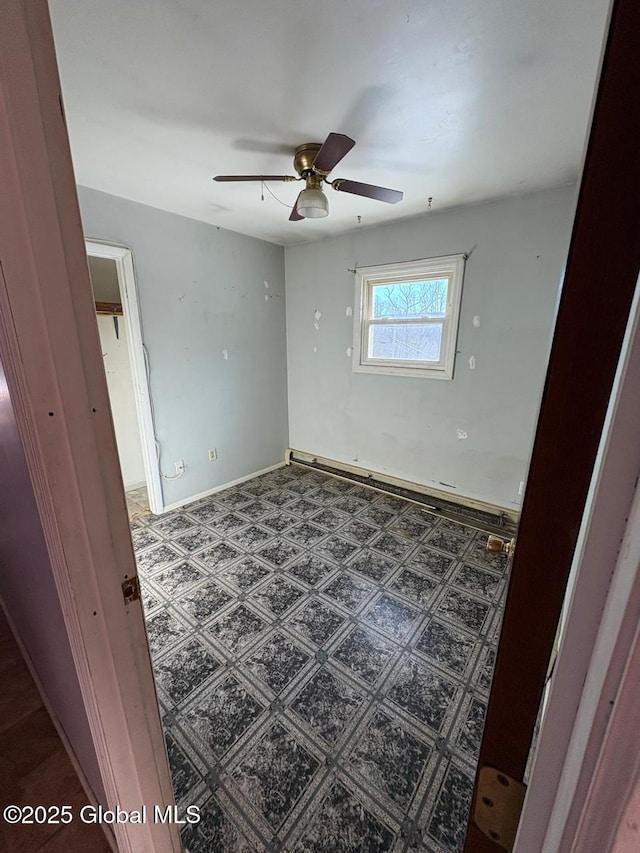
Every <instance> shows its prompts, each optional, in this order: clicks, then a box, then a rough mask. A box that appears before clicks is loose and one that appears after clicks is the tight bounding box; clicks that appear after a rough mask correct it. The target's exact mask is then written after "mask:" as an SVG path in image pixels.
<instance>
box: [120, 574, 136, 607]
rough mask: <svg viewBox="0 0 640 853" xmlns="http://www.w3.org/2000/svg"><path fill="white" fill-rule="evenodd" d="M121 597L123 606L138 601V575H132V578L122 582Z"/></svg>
mask: <svg viewBox="0 0 640 853" xmlns="http://www.w3.org/2000/svg"><path fill="white" fill-rule="evenodd" d="M122 595H123V597H124V603H125V604H131V603H132V602H133V601H138V600H139V598H140V583H139V582H138V575H134V576H133V577H132V578H127V579H126V580H125V581H122Z"/></svg>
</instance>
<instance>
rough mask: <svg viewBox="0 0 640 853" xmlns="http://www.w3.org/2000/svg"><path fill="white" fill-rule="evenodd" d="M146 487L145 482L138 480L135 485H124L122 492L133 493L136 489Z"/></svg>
mask: <svg viewBox="0 0 640 853" xmlns="http://www.w3.org/2000/svg"><path fill="white" fill-rule="evenodd" d="M146 485H147V481H146V480H140V481H139V482H137V483H129V484H127V483H125V484H124V490H125V492H133V491H135V490H136V489H141V488H142V487H143V486H146Z"/></svg>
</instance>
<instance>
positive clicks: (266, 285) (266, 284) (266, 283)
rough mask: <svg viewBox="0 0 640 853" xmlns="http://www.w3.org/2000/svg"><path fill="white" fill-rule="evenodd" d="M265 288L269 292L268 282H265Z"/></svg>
mask: <svg viewBox="0 0 640 853" xmlns="http://www.w3.org/2000/svg"><path fill="white" fill-rule="evenodd" d="M264 286H265V287H266V288H267V290H269V282H268V281H265V283H264Z"/></svg>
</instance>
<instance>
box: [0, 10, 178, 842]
mask: <svg viewBox="0 0 640 853" xmlns="http://www.w3.org/2000/svg"><path fill="white" fill-rule="evenodd" d="M0 17H1V19H2V21H1V26H0V80H1V84H0V186H2V192H1V193H0V246H1V247H2V251H1V257H0V357H1V358H2V361H3V365H4V368H5V373H6V377H7V384H8V387H9V393H10V396H11V402H12V405H13V408H14V411H15V417H16V422H17V427H18V431H19V434H20V438H21V441H22V444H23V447H24V451H25V457H26V462H27V468H28V471H29V475H30V479H31V483H32V487H33V492H34V497H35V500H36V504H37V507H38V513H39V516H40V520H41V524H42V530H43V535H44V539H45V542H46V546H47V551H48V555H49V560H50V563H51V573H52V576H53V580H54V582H55V586H56V591H57V597H56V598H57V600H56V601H52V602H51V606H52V607H56V608H59V609H60V611H61V613H62V616H63V619H64V625H65V629H66V633H67V637H68V641H69V645H70V648H71V653H72V656H73V663H74V668H75V672H74V673H73V674H72V675H73V676H74V677H76V678H77V680H78V684H79V687H80V691H81V694H82V704H83V707H82V708H79V709H78V713H81V714H86V717H87V721H88V724H89V729H90V732H91V738H92V742H93V748H94V750H95V754H96V757H97V761H98V766H99V770H100V775H101V778H102V783H103V787H104V791H105V795H106V799H107V806H108V808H110V809H113V808H115V807H116V806H120V808H122V809H124V810H125V811H133V810H136V809H139V808H140V806H141V805H142V804H146V805H147V806H149V807H150V810H151V811H153V806H154V805H156V804H157V805H159V806H165V805H169V804H173V802H174V798H173V791H172V788H171V778H170V773H169V764H168V760H167V753H166V748H165V744H164V736H163V732H162V724H161V720H160V711H159V707H158V701H157V696H156V690H155V683H154V680H153V671H152V668H151V659H150V656H149V647H148V642H147V637H146V630H145V623H144V618H143V613H142V603H141V601H140V599H139V598H138V599H133V600H131V599H129V600H126V599H125V597H124V595H123V583H124V582H125V581H127V582H130V581H131V579H132V578H134V577H135V575H136V563H135V558H134V554H133V547H132V543H131V536H130V532H129V522H128V517H127V511H126V504H125V498H124V491H123V488H122V478H121V475H120V470H119V463H118V454H117V448H116V442H115V435H114V431H113V423H112V419H111V411H110V404H109V396H108V391H107V383H106V378H105V373H104V365H103V361H102V357H101V348H100V340H99V337H98V328H97V324H96V321H95V302H94V298H93V293H92V291H91V284H90V281H89V269H88V264H87V253H86V246H85V242H84V235H83V233H82V225H81V218H80V210H79V207H78V200H77V195H76V188H75V177H74V174H73V166H72V162H71V154H70V151H69V142H68V136H67V129H66V124H65V119H64V110H63V107H62V94H61V90H60V82H59V79H58V72H57V64H56V56H55V49H54V43H53V36H52V32H51V22H50V20H49V13H48V7H47V3H46V2H45V0H4V2H3V3H2V8H1V12H0ZM45 570H47V567H43V571H45ZM78 758H80V756H78ZM113 832H114V835H115V840H116V843H117V846H118V851H119V853H179V851H180V850H181V845H180V838H179V833H178V828H177V826H176V825H175V824H163V823H154V822H153V820H152V819H148V820H147V822H146V823H142V824H131V823H116V824H114V825H113Z"/></svg>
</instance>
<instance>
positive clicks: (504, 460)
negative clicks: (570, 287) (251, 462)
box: [286, 186, 575, 507]
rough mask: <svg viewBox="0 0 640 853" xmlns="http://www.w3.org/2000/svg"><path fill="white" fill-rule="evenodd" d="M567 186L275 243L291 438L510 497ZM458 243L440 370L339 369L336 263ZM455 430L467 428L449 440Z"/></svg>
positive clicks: (298, 444) (518, 475) (346, 275)
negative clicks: (447, 376)
mask: <svg viewBox="0 0 640 853" xmlns="http://www.w3.org/2000/svg"><path fill="white" fill-rule="evenodd" d="M574 194H575V188H574V187H573V186H566V187H560V188H558V189H554V190H549V191H545V192H539V193H534V194H530V195H523V196H519V197H514V198H506V199H502V200H499V201H495V202H492V203H486V204H478V205H473V206H468V207H461V208H457V209H452V210H448V211H443V212H441V213H438V212H435V211H434V212H431V213H429V214H427V215H425V216H420V217H416V218H412V219H407V220H404V221H402V222H396V223H392V224H389V225H382V226H378V227H374V228H369V229H365V230H362V231H357V230H356V231H353V232H351V233H349V234H346V235H344V236H342V237H337V238H330V239H326V240H322V241H319V242H314V243H307V244H304V245H300V246H294V247H291V248H289V249H287V252H286V281H287V336H288V364H289V432H290V436H289V440H290V444H291V447H293V448H294V449H297V450H301V451H307V452H310V453H313V454H317V455H319V456H326V457H328V458H330V459H335V460H339V461H341V462H347V463H351V464H357V465H359V466H361V467H363V468H367V469H371V470H374V471H380V472H384V473H387V474H390V475H393V476H397V477H402V478H405V479H408V480H411V481H414V482H417V483H422V484H424V485H431V486H434V487H437V488H444V489H445V490H449V491H451V492H452V493H454V494H455V493H458V494H461V495H464V496H467V497H475V498H479V499H482V500H485V501H489V502H491V503H496V504H499V505H501V506H505V507H514V506H515V505H517V504H518V503H519V496H518V489H519V485H520V481H521V480H524V479H525V475H526V469H527V465H528V459H529V454H530V449H531V444H532V438H533V432H534V427H535V422H536V418H537V411H538V406H539V400H540V394H541V390H542V384H543V380H544V375H545V370H546V362H547V358H548V353H549V346H550V337H551V329H552V324H553V320H554V309H555V304H556V298H557V294H558V289H559V282H560V278H561V275H562V272H563V267H564V263H565V259H566V254H567V249H568V244H569V236H570V231H571V222H572V213H573V204H574ZM459 252H468V253H470V257H469V260H468V261H467V265H466V272H465V280H464V289H463V296H462V313H461V320H460V333H459V337H458V355H457V358H456V368H455V375H454V379H453V380H452V381H440V380H433V379H421V378H413V377H401V376H380V375H371V374H366V373H353V372H352V369H351V358H350V356H349V355H348V352H347V350H348V348H349V347H351V346H352V343H353V320H352V318H351V317H349V316H347V310H346V309H347V307H352V306H353V304H354V276H353V273H352V272H349V269H353V268H354V267H357V266H370V265H374V264H385V263H392V262H395V261H407V260H416V259H419V258H429V257H434V256H438V255H448V254H456V253H459ZM316 311H319V312H320V313H321V315H322V316H321V317H320V319H319V320H316V317H315V312H316ZM474 316H477V317H479V322H480V325H479V326H475V325H474V323H473V318H474ZM316 322H317V324H318V326H319V329H316V328H315V324H316ZM471 356H473V357H474V358H475V369H474V370H472V369H471V368H470V366H469V359H470V357H471ZM458 430H461V431H463V432H464V433H466V434H467V436H468V437H467V438H465V439H462V440H461V439H459V438H458ZM445 484H446V485H445Z"/></svg>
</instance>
